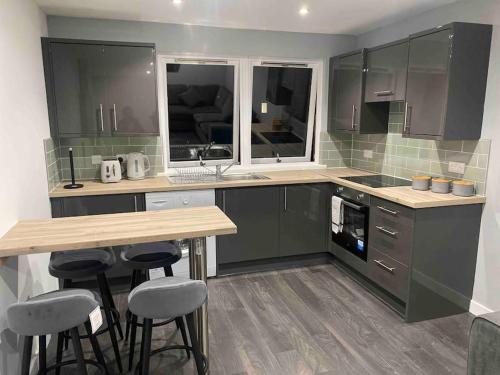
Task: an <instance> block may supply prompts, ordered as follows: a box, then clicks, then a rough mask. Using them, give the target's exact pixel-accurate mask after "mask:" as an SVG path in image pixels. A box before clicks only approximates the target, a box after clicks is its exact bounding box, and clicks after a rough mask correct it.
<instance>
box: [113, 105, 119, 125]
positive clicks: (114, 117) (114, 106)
mask: <svg viewBox="0 0 500 375" xmlns="http://www.w3.org/2000/svg"><path fill="white" fill-rule="evenodd" d="M113 121H114V123H115V131H118V124H117V122H116V104H114V103H113Z"/></svg>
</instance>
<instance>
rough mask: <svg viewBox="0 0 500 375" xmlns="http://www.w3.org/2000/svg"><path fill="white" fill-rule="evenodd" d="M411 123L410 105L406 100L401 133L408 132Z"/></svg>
mask: <svg viewBox="0 0 500 375" xmlns="http://www.w3.org/2000/svg"><path fill="white" fill-rule="evenodd" d="M410 125H411V106H409V105H408V102H406V104H405V119H404V125H403V133H408V131H409V130H410Z"/></svg>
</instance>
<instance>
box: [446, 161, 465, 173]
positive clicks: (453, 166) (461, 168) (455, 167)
mask: <svg viewBox="0 0 500 375" xmlns="http://www.w3.org/2000/svg"><path fill="white" fill-rule="evenodd" d="M448 172H451V173H458V174H464V173H465V163H459V162H456V161H450V162H449V163H448Z"/></svg>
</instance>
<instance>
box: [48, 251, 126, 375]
mask: <svg viewBox="0 0 500 375" xmlns="http://www.w3.org/2000/svg"><path fill="white" fill-rule="evenodd" d="M115 263H116V258H115V255H114V253H113V251H112V250H111V249H110V248H106V249H85V250H77V251H61V252H53V253H52V254H51V256H50V262H49V273H50V274H51V275H52V276H54V277H57V278H58V279H61V280H63V289H67V288H71V285H72V282H73V279H75V278H80V277H95V278H96V280H97V285H98V290H99V295H100V298H101V300H102V309H103V310H104V315H105V317H106V323H107V328H106V329H102V330H99V332H97V335H100V334H103V333H105V332H109V336H110V339H111V343H112V346H113V351H114V354H115V358H116V362H117V366H118V370H119V372H120V373H121V372H123V366H122V362H121V357H120V349H119V347H118V340H117V338H116V332H115V327H116V330H117V331H118V334H119V335H120V339H123V332H122V327H121V325H120V314H119V313H118V310H117V309H116V306H115V302H114V300H113V296H112V294H111V290H110V288H109V284H108V279H107V277H106V274H105V272H106V271H108V270H109V269H111V267H112V266H113V265H114V264H115ZM63 338H64V335H63V336H62V337H58V342H57V354H56V355H57V358H58V360H60V359H61V358H62V350H63ZM58 373H59V371H57V374H58Z"/></svg>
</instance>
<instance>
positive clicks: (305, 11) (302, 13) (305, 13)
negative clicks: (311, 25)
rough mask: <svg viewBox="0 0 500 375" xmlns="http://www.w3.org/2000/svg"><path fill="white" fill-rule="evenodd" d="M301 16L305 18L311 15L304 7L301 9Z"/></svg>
mask: <svg viewBox="0 0 500 375" xmlns="http://www.w3.org/2000/svg"><path fill="white" fill-rule="evenodd" d="M299 14H300V15H301V16H305V15H307V14H309V9H308V8H307V7H306V6H305V5H304V6H303V7H302V8H300V9H299Z"/></svg>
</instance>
